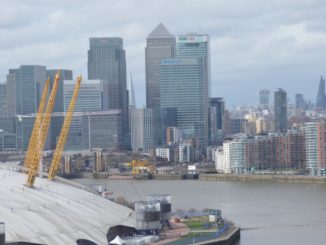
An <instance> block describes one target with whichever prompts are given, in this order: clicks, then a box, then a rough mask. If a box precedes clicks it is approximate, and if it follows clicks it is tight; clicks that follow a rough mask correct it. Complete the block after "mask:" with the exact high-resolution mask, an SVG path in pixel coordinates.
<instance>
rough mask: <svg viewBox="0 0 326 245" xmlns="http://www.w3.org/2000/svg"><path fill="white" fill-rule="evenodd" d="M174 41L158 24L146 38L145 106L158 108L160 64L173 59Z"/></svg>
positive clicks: (163, 27) (162, 26)
mask: <svg viewBox="0 0 326 245" xmlns="http://www.w3.org/2000/svg"><path fill="white" fill-rule="evenodd" d="M175 45H176V40H175V37H174V36H173V35H171V33H170V32H169V31H168V30H167V29H166V27H165V26H164V25H163V24H162V23H160V24H159V25H158V26H157V27H156V28H155V29H154V30H153V31H152V32H151V33H150V34H149V35H148V37H147V39H146V48H145V70H146V106H147V108H160V64H161V60H162V59H165V58H173V57H175Z"/></svg>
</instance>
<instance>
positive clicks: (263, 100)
mask: <svg viewBox="0 0 326 245" xmlns="http://www.w3.org/2000/svg"><path fill="white" fill-rule="evenodd" d="M269 95H270V91H269V90H268V89H263V90H260V91H259V105H261V106H264V107H268V106H269Z"/></svg>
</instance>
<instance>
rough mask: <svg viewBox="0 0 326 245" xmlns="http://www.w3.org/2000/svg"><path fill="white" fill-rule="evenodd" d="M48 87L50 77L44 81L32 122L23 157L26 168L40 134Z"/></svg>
mask: <svg viewBox="0 0 326 245" xmlns="http://www.w3.org/2000/svg"><path fill="white" fill-rule="evenodd" d="M49 87H50V78H48V79H47V80H46V82H45V85H44V88H43V92H42V97H41V101H40V105H39V107H38V111H37V114H36V118H35V123H34V126H33V130H32V134H31V138H30V140H29V144H28V148H27V153H26V157H25V162H24V166H25V167H26V168H29V166H30V163H31V161H32V158H33V154H34V153H35V151H36V149H35V148H36V143H37V139H38V137H39V134H40V127H41V123H42V121H43V112H44V109H45V105H46V97H47V94H48V92H49Z"/></svg>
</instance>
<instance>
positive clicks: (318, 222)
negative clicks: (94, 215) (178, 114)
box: [76, 179, 326, 245]
mask: <svg viewBox="0 0 326 245" xmlns="http://www.w3.org/2000/svg"><path fill="white" fill-rule="evenodd" d="M76 181H78V182H81V183H84V184H94V183H102V184H103V185H104V183H107V186H108V187H109V191H113V192H114V195H113V196H114V197H119V196H123V197H125V198H126V199H127V200H129V201H139V200H145V199H146V197H147V195H148V194H152V193H159V194H163V193H168V194H171V196H172V209H173V210H175V209H186V210H188V209H190V208H195V209H197V210H202V209H204V208H219V209H221V210H222V216H223V217H224V218H228V219H230V220H232V221H234V222H235V223H236V224H238V225H239V226H241V228H242V231H241V241H240V242H239V244H241V245H244V244H245V245H246V244H250V245H255V244H257V245H261V244H267V245H268V244H273V245H275V244H296V245H298V244H314V245H315V244H316V245H318V244H323V245H324V244H326V236H325V231H326V185H315V184H298V183H295V184H294V183H284V184H283V183H244V182H215V181H199V180H176V181H160V180H158V181H156V180H147V181H146V180H145V181H140V180H93V179H79V180H76Z"/></svg>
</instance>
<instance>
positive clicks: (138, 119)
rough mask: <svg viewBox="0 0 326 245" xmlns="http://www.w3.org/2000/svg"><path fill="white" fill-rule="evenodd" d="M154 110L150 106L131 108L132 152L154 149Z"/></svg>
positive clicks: (147, 151)
mask: <svg viewBox="0 0 326 245" xmlns="http://www.w3.org/2000/svg"><path fill="white" fill-rule="evenodd" d="M154 113H155V110H153V109H151V108H141V109H138V108H132V109H131V110H130V120H131V130H130V132H131V148H132V150H133V151H134V152H138V151H141V152H146V153H149V152H150V150H152V149H154V147H155V145H154V134H153V125H154V123H155V122H154V120H155V118H156V117H155V115H154Z"/></svg>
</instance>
